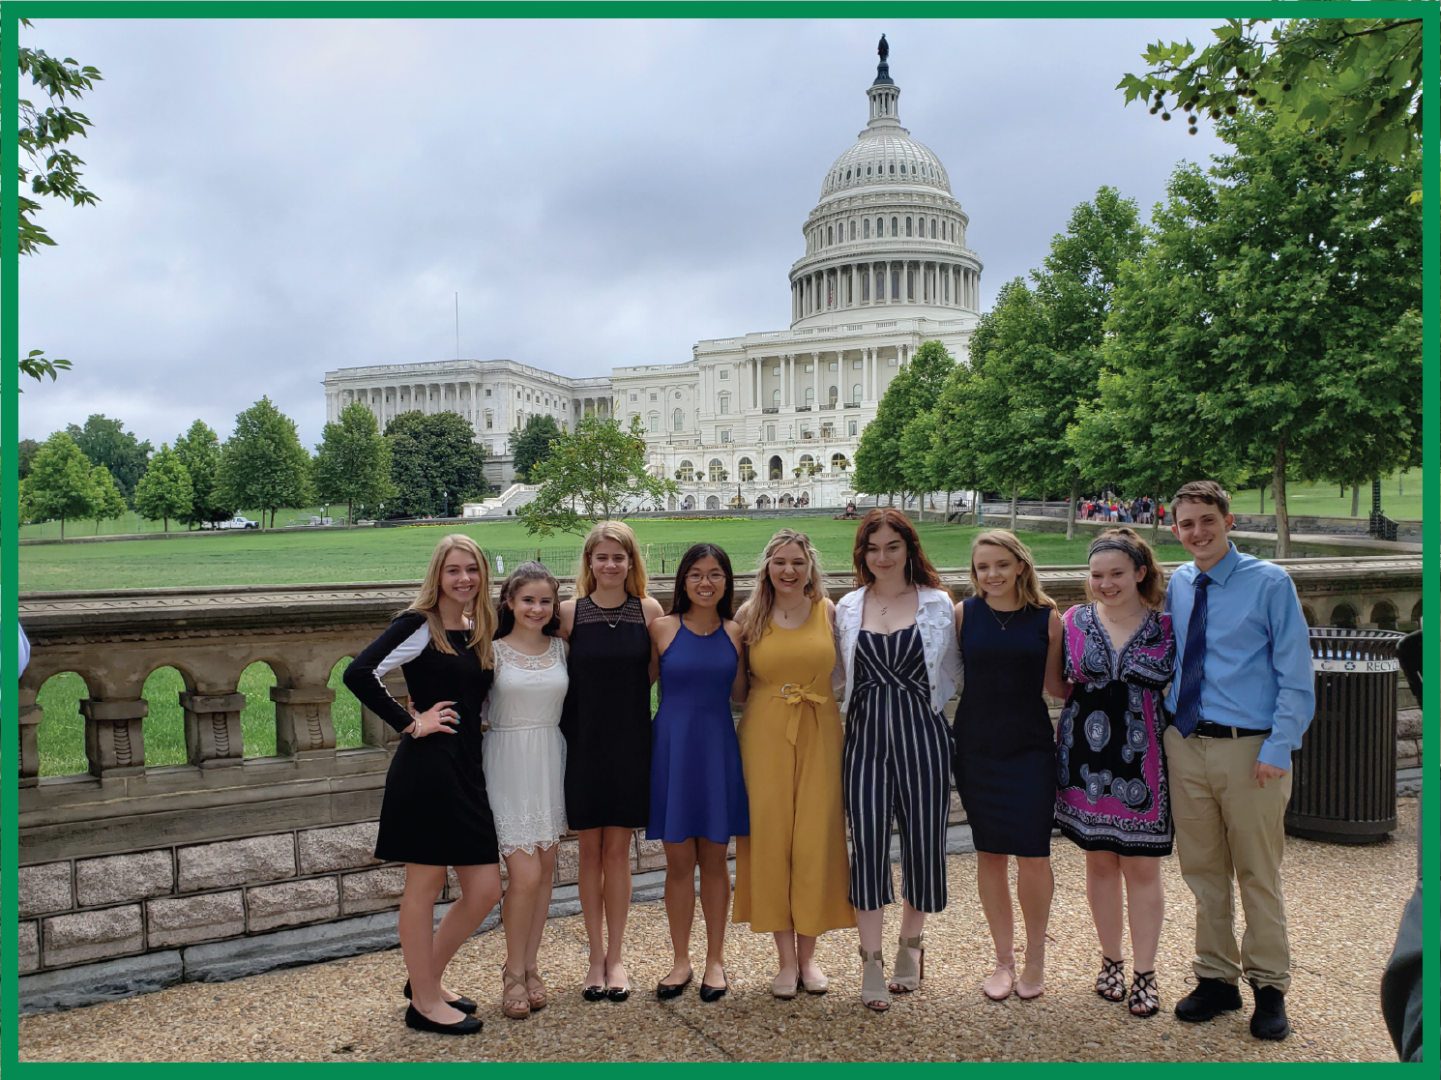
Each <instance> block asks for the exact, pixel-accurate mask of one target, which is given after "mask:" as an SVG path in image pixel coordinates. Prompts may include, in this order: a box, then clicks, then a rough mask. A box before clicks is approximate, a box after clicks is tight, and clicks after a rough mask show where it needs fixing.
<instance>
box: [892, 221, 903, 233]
mask: <svg viewBox="0 0 1441 1080" xmlns="http://www.w3.org/2000/svg"><path fill="white" fill-rule="evenodd" d="M891 235H892V236H900V235H901V219H900V218H891Z"/></svg>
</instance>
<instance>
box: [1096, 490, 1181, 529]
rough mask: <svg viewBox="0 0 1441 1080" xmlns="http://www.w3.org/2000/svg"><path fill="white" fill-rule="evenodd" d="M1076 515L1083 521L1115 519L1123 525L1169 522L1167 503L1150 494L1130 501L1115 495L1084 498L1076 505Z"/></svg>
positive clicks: (1162, 523) (1163, 523)
mask: <svg viewBox="0 0 1441 1080" xmlns="http://www.w3.org/2000/svg"><path fill="white" fill-rule="evenodd" d="M1076 516H1077V517H1079V518H1081V519H1082V520H1083V521H1114V522H1119V523H1120V524H1123V525H1151V524H1156V523H1159V524H1161V525H1165V524H1167V522H1166V504H1165V503H1164V502H1156V501H1155V500H1153V499H1152V498H1151V497H1150V496H1149V495H1142V496H1141V497H1140V498H1137V499H1132V500H1131V501H1130V502H1127V501H1126V500H1125V499H1117V498H1114V497H1110V498H1099V499H1082V500H1081V502H1080V505H1078V506H1077V507H1076Z"/></svg>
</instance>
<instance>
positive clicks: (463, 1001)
mask: <svg viewBox="0 0 1441 1080" xmlns="http://www.w3.org/2000/svg"><path fill="white" fill-rule="evenodd" d="M400 992H401V993H402V994H404V995H405V1000H406V1001H409V1000H410V980H409V979H406V980H405V987H404V989H402V990H401V991H400ZM446 1004H447V1005H449V1006H450V1007H451V1008H452V1009H455V1010H456V1011H458V1012H463V1013H465V1014H466V1015H467V1016H470V1015H473V1014H474V1013H475V1011H476V1010H477V1009H479V1008H480V1006H479V1005H477V1004H476V1003H475V1002H473V1001H471V1000H470V998H468V997H458V998H456V999H455V1000H454V1001H447V1002H446Z"/></svg>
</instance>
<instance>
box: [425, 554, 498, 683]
mask: <svg viewBox="0 0 1441 1080" xmlns="http://www.w3.org/2000/svg"><path fill="white" fill-rule="evenodd" d="M456 548H460V549H461V550H462V551H464V552H466V553H467V554H469V555H473V556H474V557H475V561H476V562H477V563H478V564H479V565H480V587H479V588H477V589H476V590H475V599H474V600H472V601H471V604H470V606H469V607H468V608H466V609H465V616H466V618H468V619H469V620H470V647H471V648H472V649H474V650H475V655H476V656H477V657H479V658H480V666H481V667H482V668H484V669H487V670H488V669H490V668H492V667H494V666H495V655H494V652H493V650H492V649H491V647H490V643H491V640H492V639H493V638H494V637H495V624H496V614H495V605H494V604H492V603H491V602H490V565H489V564H488V563H487V562H486V559H485V553H484V552H483V551H481V550H480V545H479V544H477V543H476V542H475V541H474V540H472V539H471V538H470V537H468V536H466V535H465V534H464V533H451V534H450V535H449V536H446V537H443V538H442V539H441V541H440V543H438V544H436V545H435V552H434V553H433V554H432V555H431V556H430V566H429V567H428V568H427V569H426V571H425V580H424V581H422V582H421V583H420V592H419V593H418V594H417V595H416V597H415V599H414V600H412V601H411V603H410V607H408V608H407V609H406V610H407V611H420V612H423V613H424V614H425V618H426V621H428V622H429V623H430V643H431V644H432V645H434V646H435V647H436V648H437V649H439V650H440V651H441V652H443V653H450V654H451V655H452V656H454V655H455V649H453V648H452V647H451V644H450V638H449V637H448V636H447V635H446V632H445V623H444V621H442V619H441V617H440V572H441V570H443V569H444V568H445V560H446V557H447V556H448V555H449V554H450V553H451V552H452V551H454V550H455V549H456Z"/></svg>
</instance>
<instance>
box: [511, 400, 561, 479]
mask: <svg viewBox="0 0 1441 1080" xmlns="http://www.w3.org/2000/svg"><path fill="white" fill-rule="evenodd" d="M558 438H560V425H559V424H557V423H556V422H555V417H553V416H546V415H542V414H538V413H537V414H532V415H531V416H530V417H529V418H528V419H527V420H526V422H525V427H524V428H522V429H521V430H520V431H512V432H511V433H510V452H511V453H512V454H514V455H515V463H514V465H513V466H512V467H513V468H514V469H515V475H516V478H517V479H519V480H521V481H522V482H529V478H530V474H531V470H532V469H533V468H534V467H535V466H536V465H537V464H538V463H540V462H542V461H544V460H545V459H546V458H548V457H550V444H551V442H552V441H553V440H555V439H558Z"/></svg>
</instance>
